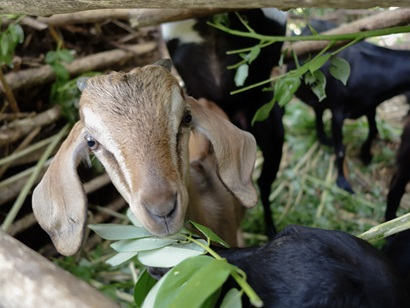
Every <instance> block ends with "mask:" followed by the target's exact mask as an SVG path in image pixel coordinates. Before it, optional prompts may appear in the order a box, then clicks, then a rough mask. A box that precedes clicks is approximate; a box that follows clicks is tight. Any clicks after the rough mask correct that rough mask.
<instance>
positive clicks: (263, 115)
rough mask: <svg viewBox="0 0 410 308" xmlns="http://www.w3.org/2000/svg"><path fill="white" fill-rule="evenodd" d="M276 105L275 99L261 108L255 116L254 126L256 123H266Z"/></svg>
mask: <svg viewBox="0 0 410 308" xmlns="http://www.w3.org/2000/svg"><path fill="white" fill-rule="evenodd" d="M274 105H275V99H272V100H271V101H270V102H269V103H266V104H265V105H263V106H262V107H260V108H259V109H258V110H257V111H256V113H255V115H254V116H253V119H252V125H254V124H255V122H258V121H265V120H266V119H267V118H268V117H269V114H270V112H271V110H272V108H273V106H274Z"/></svg>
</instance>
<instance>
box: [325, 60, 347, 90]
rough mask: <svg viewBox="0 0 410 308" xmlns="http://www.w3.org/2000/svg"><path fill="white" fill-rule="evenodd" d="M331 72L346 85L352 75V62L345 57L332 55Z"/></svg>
mask: <svg viewBox="0 0 410 308" xmlns="http://www.w3.org/2000/svg"><path fill="white" fill-rule="evenodd" d="M329 72H330V74H331V75H332V76H333V77H335V78H336V79H337V80H340V81H341V82H342V83H343V85H346V84H347V80H348V78H349V76H350V64H349V62H347V61H346V60H345V59H343V58H338V57H332V58H331V59H330V68H329Z"/></svg>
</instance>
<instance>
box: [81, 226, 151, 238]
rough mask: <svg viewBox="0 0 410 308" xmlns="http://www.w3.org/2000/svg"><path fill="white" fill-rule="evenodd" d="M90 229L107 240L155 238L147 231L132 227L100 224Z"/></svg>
mask: <svg viewBox="0 0 410 308" xmlns="http://www.w3.org/2000/svg"><path fill="white" fill-rule="evenodd" d="M88 227H89V228H90V229H91V230H93V231H94V232H95V233H97V234H98V235H99V236H101V237H102V238H103V239H106V240H130V239H136V238H143V237H150V236H153V235H152V234H151V233H150V232H148V231H147V230H145V229H143V228H138V227H135V226H131V225H116V224H98V225H88Z"/></svg>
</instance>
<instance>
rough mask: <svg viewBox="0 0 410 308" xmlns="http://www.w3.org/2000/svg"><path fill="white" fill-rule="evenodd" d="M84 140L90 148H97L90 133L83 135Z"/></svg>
mask: <svg viewBox="0 0 410 308" xmlns="http://www.w3.org/2000/svg"><path fill="white" fill-rule="evenodd" d="M85 141H86V142H87V145H88V147H89V148H90V149H91V150H96V149H97V148H98V142H97V141H96V140H95V139H94V138H93V137H91V136H90V135H86V136H85Z"/></svg>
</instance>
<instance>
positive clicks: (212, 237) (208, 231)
mask: <svg viewBox="0 0 410 308" xmlns="http://www.w3.org/2000/svg"><path fill="white" fill-rule="evenodd" d="M190 223H191V224H192V225H193V226H194V227H195V228H196V229H198V230H199V231H201V233H202V234H203V235H205V236H206V237H207V238H209V239H210V240H211V241H212V242H215V243H218V244H221V245H222V246H225V247H227V248H229V244H228V243H227V242H225V241H224V240H223V239H221V238H220V237H219V236H218V235H217V234H216V233H214V232H213V231H212V230H211V229H209V228H208V227H205V226H203V225H200V224H199V223H196V222H193V221H190Z"/></svg>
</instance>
